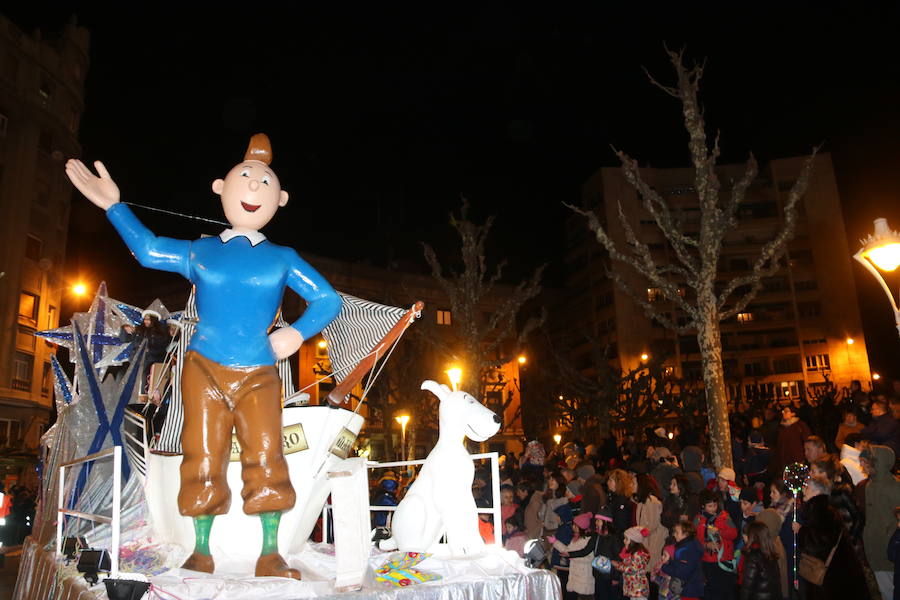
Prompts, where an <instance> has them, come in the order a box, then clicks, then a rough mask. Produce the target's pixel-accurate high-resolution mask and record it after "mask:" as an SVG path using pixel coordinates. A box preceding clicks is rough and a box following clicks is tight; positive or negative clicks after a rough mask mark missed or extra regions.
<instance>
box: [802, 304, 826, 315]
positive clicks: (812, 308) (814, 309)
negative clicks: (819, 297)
mask: <svg viewBox="0 0 900 600" xmlns="http://www.w3.org/2000/svg"><path fill="white" fill-rule="evenodd" d="M797 312H799V313H800V316H801V317H818V316H819V315H820V314H821V313H822V306H821V305H820V304H819V303H818V302H799V303H797Z"/></svg>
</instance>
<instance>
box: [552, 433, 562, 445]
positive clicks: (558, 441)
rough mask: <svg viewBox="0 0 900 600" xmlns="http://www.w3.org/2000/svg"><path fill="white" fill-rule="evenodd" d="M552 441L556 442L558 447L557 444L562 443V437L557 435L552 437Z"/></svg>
mask: <svg viewBox="0 0 900 600" xmlns="http://www.w3.org/2000/svg"><path fill="white" fill-rule="evenodd" d="M553 441H554V442H556V445H557V446H559V443H560V442H561V441H562V436H561V435H559V434H558V433H557V434H555V435H554V436H553Z"/></svg>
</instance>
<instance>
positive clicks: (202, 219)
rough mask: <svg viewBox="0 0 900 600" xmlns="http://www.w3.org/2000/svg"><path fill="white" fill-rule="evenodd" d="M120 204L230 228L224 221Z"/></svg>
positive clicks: (150, 207) (130, 204) (129, 203)
mask: <svg viewBox="0 0 900 600" xmlns="http://www.w3.org/2000/svg"><path fill="white" fill-rule="evenodd" d="M122 204H127V205H128V206H134V207H135V208H143V209H146V210H152V211H154V212H160V213H165V214H167V215H172V216H175V217H184V218H185V219H193V220H195V221H204V222H206V223H215V224H216V225H224V226H225V227H231V223H226V222H225V221H216V220H215V219H207V218H205V217H197V216H195V215H186V214H184V213H180V212H175V211H173V210H166V209H164V208H156V207H154V206H145V205H143V204H136V203H134V202H122Z"/></svg>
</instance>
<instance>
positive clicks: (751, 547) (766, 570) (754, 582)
mask: <svg viewBox="0 0 900 600" xmlns="http://www.w3.org/2000/svg"><path fill="white" fill-rule="evenodd" d="M778 561H779V557H778V553H777V552H776V551H775V540H774V538H773V536H772V534H771V533H770V532H769V528H768V527H767V526H766V524H765V523H762V522H759V523H757V522H755V521H754V522H753V523H750V524H749V525H748V526H747V531H746V533H745V534H744V550H743V551H742V553H741V562H740V565H739V567H738V585H739V586H740V590H741V591H740V599H741V600H782V596H781V574H780V572H779V570H778Z"/></svg>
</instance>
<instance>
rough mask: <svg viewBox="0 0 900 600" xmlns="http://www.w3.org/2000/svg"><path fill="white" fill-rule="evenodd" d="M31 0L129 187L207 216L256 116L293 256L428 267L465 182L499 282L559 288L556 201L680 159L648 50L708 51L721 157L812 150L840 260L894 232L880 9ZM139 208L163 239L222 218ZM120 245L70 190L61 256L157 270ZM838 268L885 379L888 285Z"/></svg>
mask: <svg viewBox="0 0 900 600" xmlns="http://www.w3.org/2000/svg"><path fill="white" fill-rule="evenodd" d="M23 4H24V3H23ZM34 4H36V6H32V7H29V8H24V7H19V8H13V9H9V8H7V9H5V11H6V12H5V14H6V15H7V16H9V17H10V18H12V19H13V20H14V21H15V22H16V23H18V24H19V25H20V26H21V27H22V28H23V29H25V30H26V31H30V30H31V29H33V28H34V27H36V26H39V27H41V28H42V29H44V30H46V31H53V30H57V29H59V28H60V26H61V25H62V24H63V23H65V22H66V20H67V19H68V18H70V16H71V15H72V14H73V13H75V14H77V16H78V21H79V23H80V24H81V25H84V26H86V27H87V28H89V30H90V31H91V35H92V40H91V66H90V70H89V74H88V79H87V97H86V111H85V113H84V117H83V120H82V124H81V131H80V138H81V142H82V145H83V148H84V156H83V158H84V159H86V160H91V161H92V160H96V159H102V160H104V161H105V163H106V165H107V167H108V168H109V170H110V172H111V174H112V175H113V177H114V178H115V179H116V180H117V181H118V183H119V185H120V187H121V189H122V195H123V199H124V200H128V201H132V202H138V203H141V204H148V205H153V206H157V207H162V208H167V209H170V210H178V211H180V212H186V213H190V214H194V215H202V216H206V217H210V218H221V213H220V210H219V207H218V202H217V199H216V197H215V196H214V195H213V193H212V191H211V190H210V182H211V181H212V180H213V179H215V178H216V177H221V176H223V175H224V174H225V173H226V172H227V170H228V169H229V168H230V167H231V166H232V165H233V164H235V163H236V162H237V161H239V160H240V159H241V157H242V156H243V151H244V149H245V147H246V144H247V139H248V137H249V135H250V134H252V133H254V132H256V131H263V132H266V133H268V135H269V136H270V137H271V139H272V142H273V146H274V152H275V160H274V163H273V167H274V168H275V170H276V171H277V173H278V175H279V177H280V178H281V181H282V184H283V187H284V188H285V189H286V190H288V192H289V193H290V194H291V201H290V203H289V204H288V206H287V207H286V209H284V211H283V213H279V215H278V217H276V220H275V221H274V222H273V223H272V224H270V226H269V227H268V228H267V229H266V230H265V232H266V234H267V235H268V236H269V237H270V238H271V239H273V241H276V242H278V243H283V244H287V245H292V246H294V247H295V248H297V249H298V250H299V251H300V252H301V253H302V252H311V253H316V254H321V255H325V256H334V257H338V258H344V259H349V260H359V261H369V262H371V263H373V264H377V265H385V264H390V263H395V264H398V265H400V266H402V267H403V268H415V269H424V267H425V265H424V260H423V259H422V252H421V246H420V242H421V241H428V242H429V243H432V244H433V245H435V246H436V247H438V248H439V249H441V248H443V252H451V251H452V243H453V241H454V238H453V235H452V233H451V232H450V230H449V228H448V226H447V216H448V214H449V213H450V211H451V210H455V209H457V208H458V207H459V199H460V196H461V195H465V196H466V197H467V198H468V199H469V200H470V203H471V205H472V212H473V214H474V216H475V217H476V218H477V219H482V218H484V217H485V216H487V215H496V216H497V221H496V225H495V231H496V235H495V236H494V238H493V242H492V245H493V247H492V249H491V251H492V252H493V256H494V257H500V256H506V257H508V259H509V261H510V267H509V274H510V277H511V278H515V277H516V276H520V275H522V274H525V273H529V272H530V271H531V270H532V269H533V268H534V267H535V266H536V265H538V264H540V263H543V262H549V263H550V266H549V271H548V280H547V282H548V283H549V284H556V283H558V282H559V280H560V270H561V266H560V263H559V260H558V256H559V255H560V252H561V248H562V245H563V240H562V222H563V219H564V218H565V216H566V215H567V209H565V208H564V207H563V206H562V203H563V202H576V201H577V199H578V194H579V188H580V185H581V184H582V183H583V182H584V180H585V179H586V178H587V177H588V176H589V175H590V174H591V173H592V172H593V171H595V170H596V169H597V168H599V167H601V166H613V165H615V164H616V159H615V156H614V155H613V153H612V151H611V149H610V145H614V146H616V147H617V148H621V149H623V150H625V151H627V152H629V153H631V154H632V155H633V156H635V157H637V158H639V160H640V161H641V163H642V164H649V165H652V166H654V167H668V166H685V165H686V161H687V151H686V148H687V146H686V138H685V136H684V131H683V128H682V125H681V120H680V110H679V109H680V107H679V105H678V104H677V102H676V101H675V100H673V99H672V98H669V97H668V96H666V95H664V94H663V93H662V92H660V91H659V90H657V89H655V88H654V87H652V86H651V85H650V84H649V83H648V82H647V79H646V77H645V76H644V74H643V72H642V67H647V68H648V69H649V70H650V71H651V72H652V73H653V74H654V75H655V76H656V77H657V78H658V79H661V80H663V81H671V79H672V73H671V69H670V67H669V66H668V63H667V58H666V56H665V54H664V51H663V42H664V41H665V42H666V43H668V45H669V46H670V47H672V48H679V47H681V46H683V45H686V46H687V54H688V56H690V57H695V58H698V59H702V58H704V57H706V58H707V60H708V62H707V68H706V74H705V78H704V85H703V90H702V100H703V102H704V104H705V106H706V118H707V124H708V125H709V126H710V128H711V130H712V129H715V128H718V129H720V130H721V132H722V147H723V161H724V162H728V161H741V160H743V159H744V158H746V155H747V153H748V151H751V150H752V151H753V152H754V153H755V154H756V155H757V157H758V158H760V159H761V160H762V161H765V160H766V159H767V158H769V157H780V156H792V155H799V154H804V153H806V152H808V151H809V149H810V148H811V147H812V146H813V145H815V144H817V143H820V142H824V150H825V151H828V152H831V153H832V157H833V160H834V163H835V168H836V171H837V175H838V184H839V187H840V192H841V196H842V200H843V202H844V206H845V222H846V226H847V237H848V240H849V243H850V248H851V251H854V250H855V249H856V248H857V247H858V239H859V238H860V237H862V236H863V235H865V234H866V233H868V232H869V231H871V227H872V226H871V222H872V219H874V218H875V217H878V216H886V217H888V219H889V222H891V223H892V225H893V226H894V227H895V228H900V208H898V206H900V204H898V202H897V199H898V198H900V169H898V165H900V147H898V140H900V116H898V115H900V60H898V59H900V52H898V46H897V44H896V32H897V31H898V26H900V18H898V8H897V4H896V3H891V4H892V5H891V6H887V3H885V5H879V7H878V8H875V7H874V5H873V7H872V8H868V9H863V8H860V7H858V6H853V7H849V6H848V7H845V8H837V9H830V8H824V7H822V6H819V5H814V4H807V3H804V4H803V5H801V6H795V7H785V6H784V5H777V4H771V5H766V4H765V3H753V4H750V5H747V4H744V5H741V7H742V10H744V11H746V12H743V13H735V12H732V11H731V10H728V11H726V10H722V9H703V10H702V12H701V8H700V7H699V6H698V7H696V11H697V12H693V13H688V12H684V11H683V10H682V9H681V7H680V6H679V7H678V8H677V9H676V8H673V7H672V6H666V7H654V6H653V5H652V3H640V9H638V8H623V7H619V6H617V7H612V6H611V3H601V2H594V3H591V4H590V5H588V4H575V3H572V5H571V6H567V7H559V6H550V5H549V4H548V3H542V7H541V9H539V10H538V9H528V8H523V7H520V6H517V7H514V8H511V7H508V6H504V5H502V4H498V3H494V2H482V3H479V4H477V5H469V6H466V5H462V4H457V3H454V4H452V5H439V4H437V5H434V6H439V7H440V8H435V7H434V6H433V7H430V8H426V7H425V5H424V4H422V3H420V4H418V5H403V6H400V5H393V4H392V5H390V6H389V5H388V4H389V3H366V4H359V5H357V6H354V5H353V3H341V4H340V5H339V10H338V9H337V8H335V9H325V8H322V7H313V8H306V7H304V8H294V9H290V10H287V9H283V8H281V7H280V6H279V5H278V4H277V3H271V4H268V5H266V4H243V5H236V6H235V7H233V8H226V7H225V5H224V4H223V5H222V7H220V8H217V9H215V11H214V12H210V13H201V12H193V13H192V12H191V11H189V10H183V9H181V8H180V7H179V10H178V11H177V12H175V11H174V9H173V7H169V10H165V11H163V10H151V9H149V8H142V6H146V5H142V4H138V3H128V4H127V9H123V8H116V9H111V10H101V9H100V8H97V7H87V8H78V7H75V8H72V7H65V6H64V5H60V4H53V5H44V6H42V5H41V4H40V3H34ZM566 4H568V3H566ZM673 4H674V3H673ZM678 4H679V5H680V4H686V3H678ZM119 6H126V4H124V3H123V4H120V5H119ZM536 6H541V5H536ZM717 11H718V12H717ZM137 214H138V215H139V216H140V217H141V218H142V219H144V221H145V222H146V223H147V224H148V226H150V227H151V228H152V229H153V230H154V231H156V232H157V233H159V234H163V235H170V236H175V237H196V236H198V235H200V234H201V233H210V234H215V233H218V231H219V230H220V229H221V228H220V227H218V226H215V225H204V224H199V223H197V222H193V221H187V220H183V219H175V218H167V217H157V216H155V215H153V214H150V213H147V212H145V211H141V210H138V211H137ZM132 260H133V259H131V257H130V256H128V254H127V251H126V250H125V248H124V246H123V245H122V243H121V242H120V241H119V240H118V239H117V238H116V237H115V234H114V233H113V231H112V228H111V227H110V226H109V225H108V223H107V222H106V221H105V219H104V218H103V216H102V214H101V213H100V211H99V210H96V209H94V208H93V207H91V206H89V205H88V203H87V201H86V200H84V199H83V198H80V197H76V198H75V200H74V201H73V217H72V228H71V230H70V242H69V268H70V271H71V272H72V273H73V274H75V273H76V272H81V273H82V274H83V275H84V277H85V278H86V279H87V280H88V281H90V282H91V285H92V286H93V285H96V283H97V282H98V281H99V280H100V279H106V280H107V281H108V282H109V284H110V291H111V294H112V295H113V296H115V297H117V298H121V299H123V300H126V301H134V302H139V301H144V298H145V297H146V296H147V295H148V292H147V291H146V289H147V288H152V286H153V285H155V284H157V283H167V282H172V281H175V280H176V279H174V278H171V279H170V278H168V276H166V275H159V274H156V273H152V272H149V271H146V270H143V269H141V268H140V267H139V266H137V264H136V263H134V262H132ZM854 273H855V275H856V288H857V291H858V293H859V295H860V302H861V310H862V312H863V315H864V318H865V326H866V336H867V339H868V341H869V344H870V360H871V362H872V364H873V369H875V370H879V372H881V373H892V374H895V375H900V361H898V360H897V357H898V353H900V343H898V340H897V334H896V330H895V329H894V327H893V319H892V318H891V314H890V310H889V308H888V305H887V303H886V298H885V297H884V295H883V292H882V291H881V290H880V288H878V287H876V284H875V283H874V280H873V279H872V278H871V276H869V275H868V274H866V273H864V272H863V271H862V269H861V268H859V267H858V266H854ZM848 293H850V291H849V290H848ZM150 295H151V296H152V292H151V293H150Z"/></svg>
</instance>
